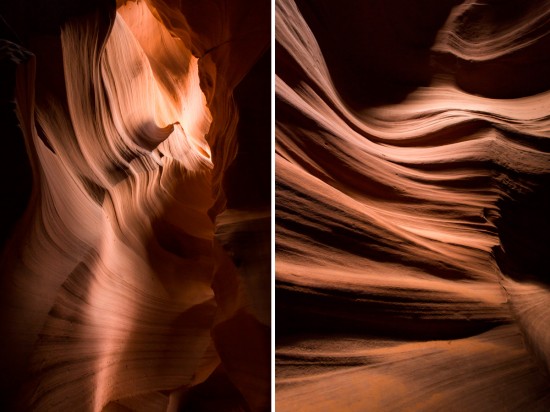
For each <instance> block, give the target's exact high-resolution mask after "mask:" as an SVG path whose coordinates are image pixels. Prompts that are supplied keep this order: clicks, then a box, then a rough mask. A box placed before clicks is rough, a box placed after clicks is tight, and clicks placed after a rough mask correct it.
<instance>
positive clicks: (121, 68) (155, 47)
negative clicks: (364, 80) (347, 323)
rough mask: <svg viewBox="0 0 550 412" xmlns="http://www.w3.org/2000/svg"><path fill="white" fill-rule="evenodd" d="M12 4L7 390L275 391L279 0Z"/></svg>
mask: <svg viewBox="0 0 550 412" xmlns="http://www.w3.org/2000/svg"><path fill="white" fill-rule="evenodd" d="M2 14H4V16H5V21H3V24H2V31H3V32H2V35H3V36H2V37H3V38H4V40H2V48H1V57H2V71H3V74H4V76H2V80H3V82H4V84H5V85H6V88H5V89H3V92H4V90H5V91H6V93H4V95H3V96H2V97H3V104H4V107H3V108H4V109H5V112H6V113H7V114H6V116H5V121H4V122H3V123H4V124H5V125H6V127H5V129H4V130H5V131H6V134H5V140H6V145H7V146H6V147H8V148H9V150H8V151H7V152H4V155H3V161H2V163H3V167H5V170H4V174H3V180H4V181H5V182H6V184H5V188H6V190H5V192H4V196H5V198H7V200H6V203H7V205H9V206H10V207H9V211H7V212H6V214H5V215H4V217H3V220H2V223H3V226H2V229H3V232H2V235H3V240H4V249H3V254H2V278H1V281H2V284H1V287H0V290H1V311H2V323H1V324H2V331H1V335H2V337H3V340H4V343H3V346H2V355H1V358H2V365H1V367H0V370H1V372H2V382H1V384H2V388H3V391H4V392H3V396H2V402H4V403H3V404H2V405H1V406H2V407H1V409H2V410H36V411H52V410H58V411H69V410H73V411H76V410H78V411H101V410H112V411H126V410H132V411H133V410H137V411H163V410H172V411H176V410H193V411H200V410H216V411H218V410H250V411H260V410H265V409H267V408H268V407H269V404H270V400H269V393H270V381H269V380H270V357H269V351H270V338H269V335H270V332H269V330H270V329H269V328H270V325H269V322H270V316H269V296H270V290H269V279H270V274H269V268H270V258H269V250H270V248H269V210H270V208H269V193H265V192H263V193H262V192H261V191H260V194H259V195H258V194H257V193H258V191H257V190H255V189H254V186H256V185H264V186H267V187H269V178H267V179H266V176H267V177H268V176H269V169H270V166H269V164H270V154H269V147H270V138H269V113H270V108H269V101H270V100H269V90H270V84H269V82H270V74H269V57H268V56H269V52H267V48H268V46H269V33H270V30H269V21H270V9H269V3H267V2H248V1H244V0H243V1H237V2H225V1H209V2H202V3H200V4H196V2H192V1H170V0H167V1H164V0H147V1H137V2H132V1H128V2H126V1H124V2H119V3H118V4H116V5H115V3H114V2H100V3H96V2H89V3H88V2H77V4H73V3H71V5H68V4H65V3H64V2H62V1H59V2H53V3H52V2H48V3H47V4H46V3H44V2H38V1H28V2H22V3H21V4H20V5H19V6H15V5H14V6H10V7H8V6H7V5H6V6H3V8H2ZM262 56H263V57H262ZM13 85H15V86H13ZM10 91H11V92H12V93H10ZM12 98H15V105H14V104H13V103H12V100H11V99H12ZM14 108H15V112H16V115H17V120H18V122H19V126H20V130H21V131H20V132H18V128H17V123H16V120H15V116H14V115H12V113H13V110H14ZM239 110H241V111H242V117H241V120H239ZM256 118H260V119H263V121H264V122H265V123H266V125H265V126H264V125H263V123H261V124H260V123H258V120H257V119H256ZM266 119H267V120H266ZM266 130H267V131H266ZM253 151H255V152H256V153H254V155H253V156H251V154H250V153H251V152H253ZM257 159H261V161H258V160H257ZM252 168H254V169H255V173H251V172H250V171H251V169H252ZM250 176H254V177H250ZM13 182H16V183H15V184H14V183H13ZM241 184H249V185H250V186H252V187H250V188H249V189H248V190H247V191H243V190H240V185H241ZM252 239H254V240H255V241H252Z"/></svg>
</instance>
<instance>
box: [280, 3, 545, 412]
mask: <svg viewBox="0 0 550 412" xmlns="http://www.w3.org/2000/svg"><path fill="white" fill-rule="evenodd" d="M344 3H345V4H344ZM549 13H550V7H549V5H548V3H547V2H544V1H507V2H500V1H483V2H482V1H475V0H472V1H470V0H467V1H458V0H457V1H391V2H383V1H376V0H369V1H362V2H361V1H353V2H336V1H330V0H321V1H309V0H297V1H294V0H278V1H277V2H276V41H277V43H276V61H277V64H276V199H277V206H276V252H277V255H276V330H277V342H276V405H277V410H280V411H295V410H304V411H306V410H311V411H319V410H349V411H390V410H396V411H398V410H399V411H401V410H514V411H515V410H517V411H520V410H521V411H523V410H531V411H535V410H536V411H543V410H548V408H550V381H549V370H550V332H549V329H548V328H547V325H548V321H549V320H550V306H548V300H549V299H550V278H549V276H548V273H549V272H548V270H549V268H550V261H549V259H548V256H550V237H549V233H550V230H549V229H550V223H549V222H550V217H549V214H548V210H550V84H549V83H548V76H547V75H546V74H545V73H548V72H549V70H550V60H548V57H549V56H550V43H549V39H550V20H549V18H548V16H549Z"/></svg>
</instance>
